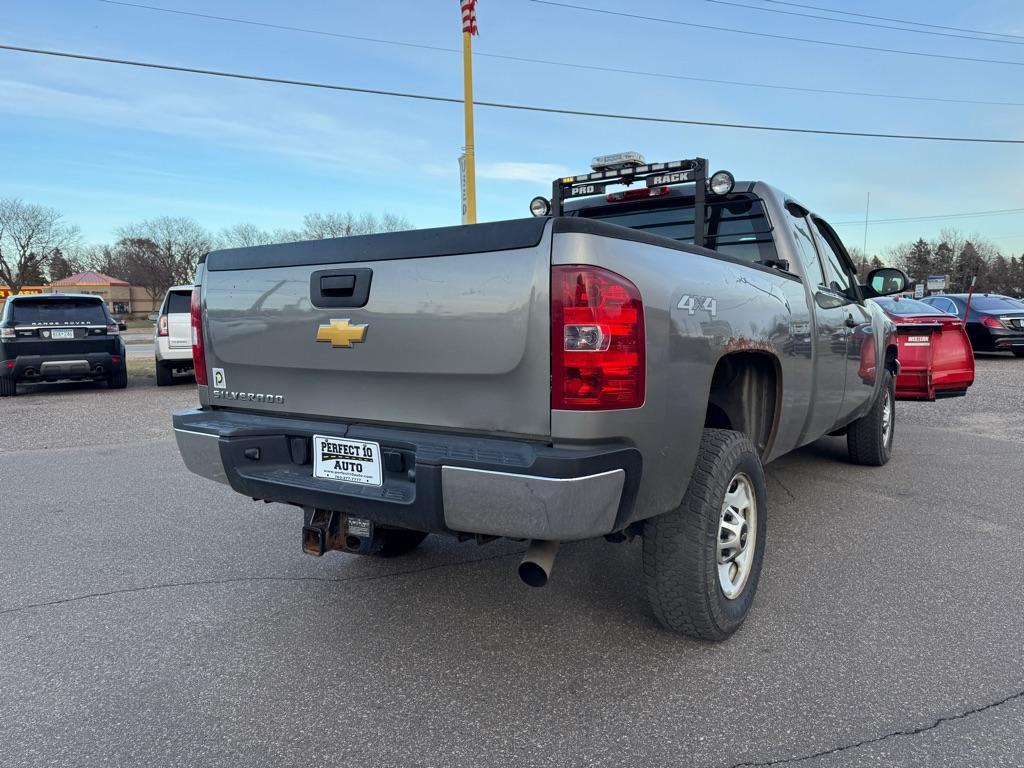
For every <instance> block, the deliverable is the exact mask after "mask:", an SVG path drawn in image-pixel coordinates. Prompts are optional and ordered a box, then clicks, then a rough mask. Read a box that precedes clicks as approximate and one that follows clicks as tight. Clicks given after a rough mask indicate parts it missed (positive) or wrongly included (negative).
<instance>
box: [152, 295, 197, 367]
mask: <svg viewBox="0 0 1024 768" xmlns="http://www.w3.org/2000/svg"><path fill="white" fill-rule="evenodd" d="M153 333H154V342H155V344H154V348H155V350H156V384H157V386H158V387H166V386H168V385H170V384H173V383H174V374H175V372H179V373H190V372H191V371H192V370H193V366H192V286H191V285H175V286H172V287H170V288H168V289H167V293H166V295H165V296H164V301H163V303H162V304H161V305H160V314H159V317H158V318H157V322H156V328H155V329H154V331H153Z"/></svg>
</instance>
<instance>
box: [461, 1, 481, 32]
mask: <svg viewBox="0 0 1024 768" xmlns="http://www.w3.org/2000/svg"><path fill="white" fill-rule="evenodd" d="M462 31H463V32H469V34H471V35H479V34H480V30H479V29H477V27H476V0H462Z"/></svg>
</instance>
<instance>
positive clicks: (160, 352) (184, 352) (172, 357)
mask: <svg viewBox="0 0 1024 768" xmlns="http://www.w3.org/2000/svg"><path fill="white" fill-rule="evenodd" d="M156 359H157V361H158V362H161V363H174V364H175V365H176V366H178V365H180V366H181V367H184V366H185V365H186V364H187V365H189V366H191V365H192V347H190V346H189V347H172V346H171V343H170V340H169V339H168V337H167V336H157V337H156Z"/></svg>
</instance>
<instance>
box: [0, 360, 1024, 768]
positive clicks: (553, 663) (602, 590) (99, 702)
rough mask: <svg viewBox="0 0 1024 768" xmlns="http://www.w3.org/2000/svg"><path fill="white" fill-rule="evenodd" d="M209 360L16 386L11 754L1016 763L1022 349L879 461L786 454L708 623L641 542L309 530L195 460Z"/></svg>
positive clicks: (909, 422)
mask: <svg viewBox="0 0 1024 768" xmlns="http://www.w3.org/2000/svg"><path fill="white" fill-rule="evenodd" d="M194 400H195V396H194V389H193V387H191V386H190V385H187V384H185V385H179V386H175V387H171V388H161V389H157V388H156V387H155V386H153V384H152V380H140V381H133V382H132V385H131V386H130V387H129V389H127V390H123V391H116V390H108V389H106V388H105V387H100V388H94V387H91V386H49V387H46V388H45V389H43V390H40V391H35V392H32V393H29V391H28V390H25V391H24V392H23V393H22V394H21V395H19V396H18V397H17V398H15V399H13V400H6V401H0V412H2V413H3V418H4V422H5V425H6V429H4V430H3V431H2V432H0V483H2V486H0V487H2V493H0V500H2V501H0V506H2V510H3V511H2V514H0V764H2V765H4V766H51V765H52V766H93V765H119V766H136V765H138V766H147V768H155V767H156V766H176V767H180V766H192V765H203V766H207V765H217V766H219V765H224V766H232V768H236V767H237V766H264V765H265V766H293V765H294V766H320V765H338V766H449V765H459V766H480V765H524V766H526V765H529V766H533V765H547V766H583V765H588V766H591V765H593V766H716V767H717V766H721V767H723V768H729V767H732V766H767V765H788V764H791V763H792V764H796V765H800V766H806V767H807V768H813V767H817V766H873V767H874V766H910V765H913V766H918V765H927V766H933V765H934V766H939V765H943V766H944V765H949V766H965V765H970V766H1020V765H1022V764H1024V727H1022V725H1021V723H1022V722H1024V596H1022V586H1024V533H1022V525H1021V524H1022V522H1024V513H1022V512H1021V504H1020V499H1021V489H1022V487H1024V360H1015V359H1013V358H1002V357H988V358H983V359H979V361H978V381H977V383H976V385H975V387H974V388H973V389H972V390H971V392H970V394H969V395H968V397H966V398H963V399H960V400H952V401H945V402H939V403H935V404H905V403H901V404H900V405H899V407H898V410H897V435H896V453H895V456H894V458H893V460H892V461H891V462H890V464H889V465H888V466H886V467H884V468H881V469H870V468H866V467H857V466H853V465H851V464H849V463H847V462H846V460H845V455H846V454H845V441H844V440H843V439H838V438H827V439H825V440H822V441H819V442H818V443H816V444H815V445H813V446H810V447H808V448H805V449H803V450H801V451H799V452H797V453H795V454H792V455H790V456H787V457H785V458H783V459H781V460H780V461H778V462H776V463H774V464H772V465H770V466H769V469H768V471H769V476H770V484H769V491H770V494H771V511H770V518H769V519H770V523H769V534H768V550H767V559H766V567H765V573H764V577H763V579H762V582H761V590H760V592H759V595H758V599H757V602H756V604H755V607H754V610H753V612H752V614H751V616H750V618H749V619H748V621H747V623H746V625H745V626H744V627H743V628H742V629H741V630H740V631H739V632H738V633H737V634H736V635H735V636H734V637H733V638H732V639H731V640H730V641H728V642H726V643H724V644H721V645H715V646H712V645H703V644H699V643H696V642H692V641H689V640H684V639H680V638H678V637H675V636H673V635H671V634H668V633H666V632H665V631H663V630H661V629H660V628H659V627H658V626H657V624H656V623H655V621H654V619H653V618H652V616H651V615H650V613H649V611H648V608H647V605H646V601H645V598H644V594H643V589H642V583H641V575H640V552H639V543H638V542H636V543H632V544H626V545H612V544H608V543H606V542H604V541H590V542H584V543H580V544H575V545H570V546H567V547H564V548H563V551H562V552H561V554H560V556H559V559H558V562H557V563H556V566H555V571H554V573H553V576H552V580H551V582H550V584H549V586H548V587H546V588H545V589H542V590H531V589H529V588H528V587H525V586H524V585H523V584H521V583H520V581H519V580H518V578H517V577H516V574H515V565H516V564H517V562H518V561H517V557H518V555H519V553H520V552H521V551H522V550H523V548H524V547H523V545H522V544H518V543H505V542H499V543H494V544H490V545H486V546H484V547H478V546H477V545H475V544H457V543H455V542H453V541H448V540H445V539H437V538H436V537H434V538H431V539H428V541H427V542H426V543H425V544H424V545H423V546H422V547H421V548H420V549H419V550H417V551H416V552H414V553H413V554H411V555H409V556H406V557H404V558H399V559H396V560H389V561H377V560H370V559H360V558H358V557H355V556H348V555H341V554H333V555H330V556H327V557H324V558H321V559H314V558H310V557H306V556H304V555H302V554H301V552H300V549H299V530H300V525H301V518H300V513H299V512H297V511H295V510H293V509H292V508H289V507H284V506H279V505H264V504H257V503H253V502H251V501H248V500H247V499H244V498H241V497H239V496H237V495H236V494H234V493H233V492H232V491H230V490H229V489H227V488H226V487H222V486H220V485H217V484H214V483H211V482H208V481H205V480H202V479H200V478H197V477H195V476H193V475H191V474H189V473H188V472H187V471H186V470H185V468H184V466H183V465H182V463H181V460H180V459H179V457H178V454H177V451H176V449H175V446H174V441H173V438H172V436H171V433H170V429H169V413H170V412H171V411H172V410H174V409H176V408H180V407H185V406H188V405H191V404H192V403H193V402H194Z"/></svg>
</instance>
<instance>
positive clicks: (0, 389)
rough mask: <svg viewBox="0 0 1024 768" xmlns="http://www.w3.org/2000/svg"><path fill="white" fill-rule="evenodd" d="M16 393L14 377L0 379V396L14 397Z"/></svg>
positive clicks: (16, 383)
mask: <svg viewBox="0 0 1024 768" xmlns="http://www.w3.org/2000/svg"><path fill="white" fill-rule="evenodd" d="M16 394H18V382H16V381H15V380H14V379H8V378H2V379H0V397H14V396H15V395H16Z"/></svg>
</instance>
